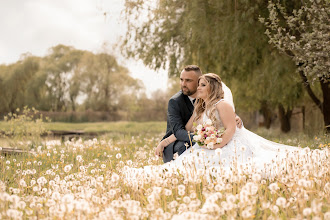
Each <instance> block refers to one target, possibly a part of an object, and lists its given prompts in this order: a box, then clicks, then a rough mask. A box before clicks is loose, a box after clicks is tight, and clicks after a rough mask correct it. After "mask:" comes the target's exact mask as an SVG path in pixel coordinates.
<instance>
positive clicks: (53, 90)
mask: <svg viewBox="0 0 330 220" xmlns="http://www.w3.org/2000/svg"><path fill="white" fill-rule="evenodd" d="M82 54H83V51H80V50H77V49H75V48H73V47H70V46H65V45H57V46H55V47H52V48H51V49H50V50H49V54H48V55H47V56H46V57H45V58H44V59H43V62H44V66H43V69H42V71H43V73H44V74H45V75H46V76H47V78H46V82H45V83H46V85H47V87H48V95H49V99H50V100H51V102H52V110H53V111H63V110H64V111H65V110H67V109H68V106H69V105H70V102H71V101H72V100H74V98H73V97H71V96H72V94H71V93H70V92H69V91H70V88H72V85H71V84H73V83H76V82H77V81H73V80H71V79H72V77H73V75H74V69H75V68H76V67H77V65H78V63H79V62H80V59H81V56H82ZM76 95H77V94H76ZM73 106H74V104H73ZM73 108H74V107H73Z"/></svg>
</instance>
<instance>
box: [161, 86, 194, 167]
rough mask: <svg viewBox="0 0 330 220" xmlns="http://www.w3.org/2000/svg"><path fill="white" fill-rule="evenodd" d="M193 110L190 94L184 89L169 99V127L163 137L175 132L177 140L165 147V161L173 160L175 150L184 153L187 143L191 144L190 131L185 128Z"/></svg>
mask: <svg viewBox="0 0 330 220" xmlns="http://www.w3.org/2000/svg"><path fill="white" fill-rule="evenodd" d="M193 110H194V106H193V105H192V103H191V101H190V99H189V98H188V96H186V95H184V94H183V93H182V91H180V92H178V93H176V94H175V95H174V96H172V98H170V100H169V101H168V108H167V129H166V134H165V136H164V137H163V139H165V138H167V137H168V136H170V135H171V134H174V135H175V137H176V138H177V141H175V142H173V143H171V144H170V145H168V146H167V147H165V149H164V152H163V160H164V162H165V163H166V162H169V161H171V160H173V154H174V153H175V152H178V154H179V155H180V154H182V153H183V152H184V151H185V149H186V146H185V143H187V144H189V146H190V140H189V137H188V132H187V131H186V130H185V125H186V124H187V122H188V121H189V119H190V117H191V115H192V112H193ZM191 137H192V135H191Z"/></svg>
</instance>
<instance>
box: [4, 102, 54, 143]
mask: <svg viewBox="0 0 330 220" xmlns="http://www.w3.org/2000/svg"><path fill="white" fill-rule="evenodd" d="M45 121H48V122H49V121H50V120H49V119H48V118H47V117H46V118H45ZM4 122H5V124H4V125H5V128H4V133H3V135H4V138H5V139H6V140H7V141H8V143H9V145H10V146H11V147H15V148H17V147H20V148H23V149H26V148H34V147H36V146H37V145H39V144H41V135H43V134H46V133H47V132H48V131H47V129H46V127H45V122H44V121H43V116H42V114H39V111H38V110H36V109H35V108H32V109H30V108H28V107H27V106H25V107H24V108H23V109H22V110H20V109H19V108H17V109H16V111H15V113H9V114H8V115H7V116H5V117H4Z"/></svg>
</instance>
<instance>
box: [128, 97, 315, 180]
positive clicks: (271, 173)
mask: <svg viewBox="0 0 330 220" xmlns="http://www.w3.org/2000/svg"><path fill="white" fill-rule="evenodd" d="M220 101H224V100H220ZM220 101H219V102H220ZM216 117H217V123H220V126H219V127H223V124H222V122H221V119H220V117H219V114H218V112H216ZM207 120H208V117H207V115H206V114H204V115H203V122H206V121H207ZM313 153H314V152H313V151H311V150H310V149H309V148H300V147H293V146H288V145H284V144H279V143H275V142H272V141H269V140H266V139H264V138H262V137H260V136H258V135H256V134H254V133H253V132H251V131H249V130H247V129H246V128H244V127H242V128H240V129H239V128H236V131H235V133H234V135H233V137H232V139H231V140H230V141H229V142H228V143H227V144H226V145H225V146H224V147H223V148H221V149H216V150H209V149H205V148H202V147H200V146H199V145H198V144H197V143H196V144H194V145H193V146H192V147H189V148H188V149H187V150H186V151H184V152H183V153H182V154H181V155H180V156H178V157H177V158H176V159H175V160H173V161H171V162H168V163H165V164H163V165H158V166H156V165H154V166H145V167H143V168H140V169H134V168H133V172H132V170H130V172H127V174H128V176H130V178H135V177H134V176H135V175H141V174H143V175H147V176H148V175H149V176H150V175H154V174H155V173H158V174H160V173H164V172H167V171H171V172H179V173H180V174H183V175H186V174H188V176H190V177H191V176H194V175H196V174H197V175H198V174H201V173H202V174H203V175H205V174H207V175H208V176H214V177H216V176H221V175H227V174H229V175H230V174H231V173H234V172H235V173H242V174H252V173H259V174H261V175H262V176H264V177H266V178H274V177H275V176H276V175H277V174H279V173H280V172H285V170H286V169H287V168H288V167H289V166H290V164H296V162H295V161H297V160H299V158H300V157H306V156H308V155H309V156H313V155H312V154H313ZM316 153H317V155H318V156H320V155H321V154H320V153H319V152H316ZM128 176H127V177H128Z"/></svg>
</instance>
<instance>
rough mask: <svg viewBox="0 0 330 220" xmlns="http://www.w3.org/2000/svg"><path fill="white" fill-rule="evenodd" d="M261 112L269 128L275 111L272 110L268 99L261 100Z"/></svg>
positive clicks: (265, 124)
mask: <svg viewBox="0 0 330 220" xmlns="http://www.w3.org/2000/svg"><path fill="white" fill-rule="evenodd" d="M260 110H261V114H262V115H263V116H264V126H265V127H266V128H267V129H269V128H270V125H271V123H272V116H273V113H272V111H271V110H270V108H269V106H268V103H267V101H262V102H261V109H260Z"/></svg>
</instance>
